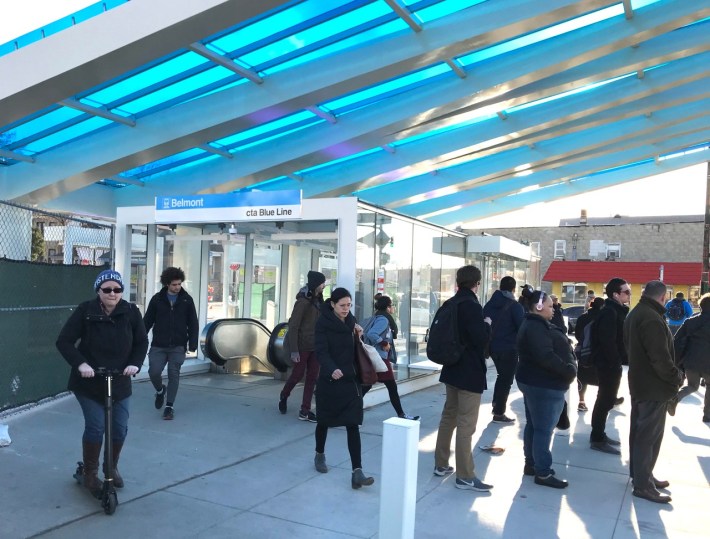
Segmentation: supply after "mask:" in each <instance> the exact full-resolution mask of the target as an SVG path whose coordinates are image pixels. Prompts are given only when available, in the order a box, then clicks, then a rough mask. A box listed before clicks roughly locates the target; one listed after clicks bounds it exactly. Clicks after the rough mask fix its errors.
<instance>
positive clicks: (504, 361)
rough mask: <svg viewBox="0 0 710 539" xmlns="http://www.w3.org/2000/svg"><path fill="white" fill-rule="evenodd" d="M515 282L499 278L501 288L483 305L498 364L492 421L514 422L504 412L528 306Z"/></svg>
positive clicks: (516, 365) (511, 279)
mask: <svg viewBox="0 0 710 539" xmlns="http://www.w3.org/2000/svg"><path fill="white" fill-rule="evenodd" d="M516 284H517V283H516V282H515V279H513V277H510V276H509V275H506V276H505V277H503V278H502V279H501V280H500V287H499V290H496V291H495V292H493V295H492V296H491V299H490V300H488V302H487V303H486V304H485V305H484V306H483V316H484V317H488V318H490V319H491V343H490V353H491V359H492V360H493V364H494V365H495V366H496V372H497V376H496V384H495V387H494V388H493V410H492V413H493V422H494V423H502V424H504V425H505V424H508V425H509V424H511V423H514V422H515V419H514V418H512V417H508V416H506V415H505V411H506V407H507V405H508V396H509V395H510V388H511V386H512V385H513V379H514V377H515V371H516V369H517V367H518V350H517V348H516V340H517V335H518V329H520V326H521V325H522V323H523V319H524V318H525V309H524V308H523V306H522V305H521V304H520V303H518V301H517V299H516V298H515V295H514V294H513V292H514V291H515V287H516Z"/></svg>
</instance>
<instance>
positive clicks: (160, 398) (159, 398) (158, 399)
mask: <svg viewBox="0 0 710 539" xmlns="http://www.w3.org/2000/svg"><path fill="white" fill-rule="evenodd" d="M166 389H167V388H166V387H165V384H163V389H161V390H160V391H158V392H157V393H156V394H155V409H156V410H160V409H161V408H162V407H163V403H164V402H165V390H166Z"/></svg>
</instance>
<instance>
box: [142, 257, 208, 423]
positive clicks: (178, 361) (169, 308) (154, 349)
mask: <svg viewBox="0 0 710 539" xmlns="http://www.w3.org/2000/svg"><path fill="white" fill-rule="evenodd" d="M184 280H185V273H184V272H183V271H182V270H181V269H180V268H174V267H170V268H166V269H165V271H163V273H162V274H161V275H160V283H161V284H162V285H163V288H162V289H161V290H160V292H158V293H157V294H155V295H154V296H153V297H152V298H151V299H150V303H148V309H147V310H146V312H145V316H144V317H143V322H144V323H145V330H146V332H149V331H150V330H151V328H152V329H153V341H152V342H151V346H150V351H149V352H148V361H149V365H150V366H149V367H148V375H149V376H150V381H151V383H152V384H153V387H154V388H155V391H156V393H155V408H156V409H158V410H160V409H161V408H162V407H163V403H164V402H165V397H166V394H167V401H168V402H167V404H166V406H165V410H164V411H163V419H173V417H174V412H173V404H174V403H175V397H176V396H177V391H178V386H179V385H180V369H181V368H182V364H183V363H184V362H185V351H186V349H188V350H190V352H194V351H195V350H197V340H198V338H199V324H198V321H197V311H196V310H195V302H194V301H193V300H192V296H190V294H188V293H187V292H186V291H185V289H183V288H182V283H183V281H184ZM165 365H167V366H168V386H167V388H166V387H165V385H164V384H163V370H164V369H165Z"/></svg>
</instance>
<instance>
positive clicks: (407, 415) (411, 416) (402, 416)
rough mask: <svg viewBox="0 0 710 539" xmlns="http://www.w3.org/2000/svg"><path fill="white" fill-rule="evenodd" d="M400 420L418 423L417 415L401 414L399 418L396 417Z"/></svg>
mask: <svg viewBox="0 0 710 539" xmlns="http://www.w3.org/2000/svg"><path fill="white" fill-rule="evenodd" d="M397 417H399V418H400V419H409V420H410V421H419V416H418V415H409V414H402V415H400V416H397Z"/></svg>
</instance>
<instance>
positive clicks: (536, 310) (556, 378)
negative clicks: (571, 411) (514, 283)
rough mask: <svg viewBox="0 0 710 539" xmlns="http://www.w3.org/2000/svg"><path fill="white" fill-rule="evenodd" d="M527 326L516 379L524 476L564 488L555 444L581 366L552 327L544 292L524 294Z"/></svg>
mask: <svg viewBox="0 0 710 539" xmlns="http://www.w3.org/2000/svg"><path fill="white" fill-rule="evenodd" d="M521 299H522V303H523V307H525V308H526V310H527V313H526V314H525V320H523V324H522V325H521V326H520V330H519V331H518V337H517V347H518V354H519V358H520V363H519V365H518V371H517V373H516V375H515V379H516V380H517V382H518V387H519V388H520V391H521V392H522V394H523V397H524V400H525V419H526V423H525V431H524V432H523V450H524V453H525V468H524V471H523V473H524V474H525V475H534V476H535V483H536V484H538V485H543V486H547V487H553V488H565V487H566V486H567V481H561V480H559V479H557V478H556V477H555V472H554V470H553V469H552V453H551V452H550V443H551V441H552V432H553V430H554V428H555V425H556V424H557V422H558V420H559V417H560V412H562V408H563V407H564V404H565V392H566V391H567V389H568V388H569V385H570V384H571V383H572V381H573V380H574V378H575V376H576V375H577V362H576V360H575V357H574V353H573V352H572V347H571V346H570V343H569V340H568V339H567V335H566V334H565V332H564V331H562V329H560V328H559V327H557V326H554V325H553V324H551V323H550V320H551V319H552V316H553V314H554V310H553V307H552V299H550V297H549V296H548V295H547V294H545V293H544V292H542V291H540V290H536V291H530V290H529V289H527V288H526V289H523V295H522V298H521Z"/></svg>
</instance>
